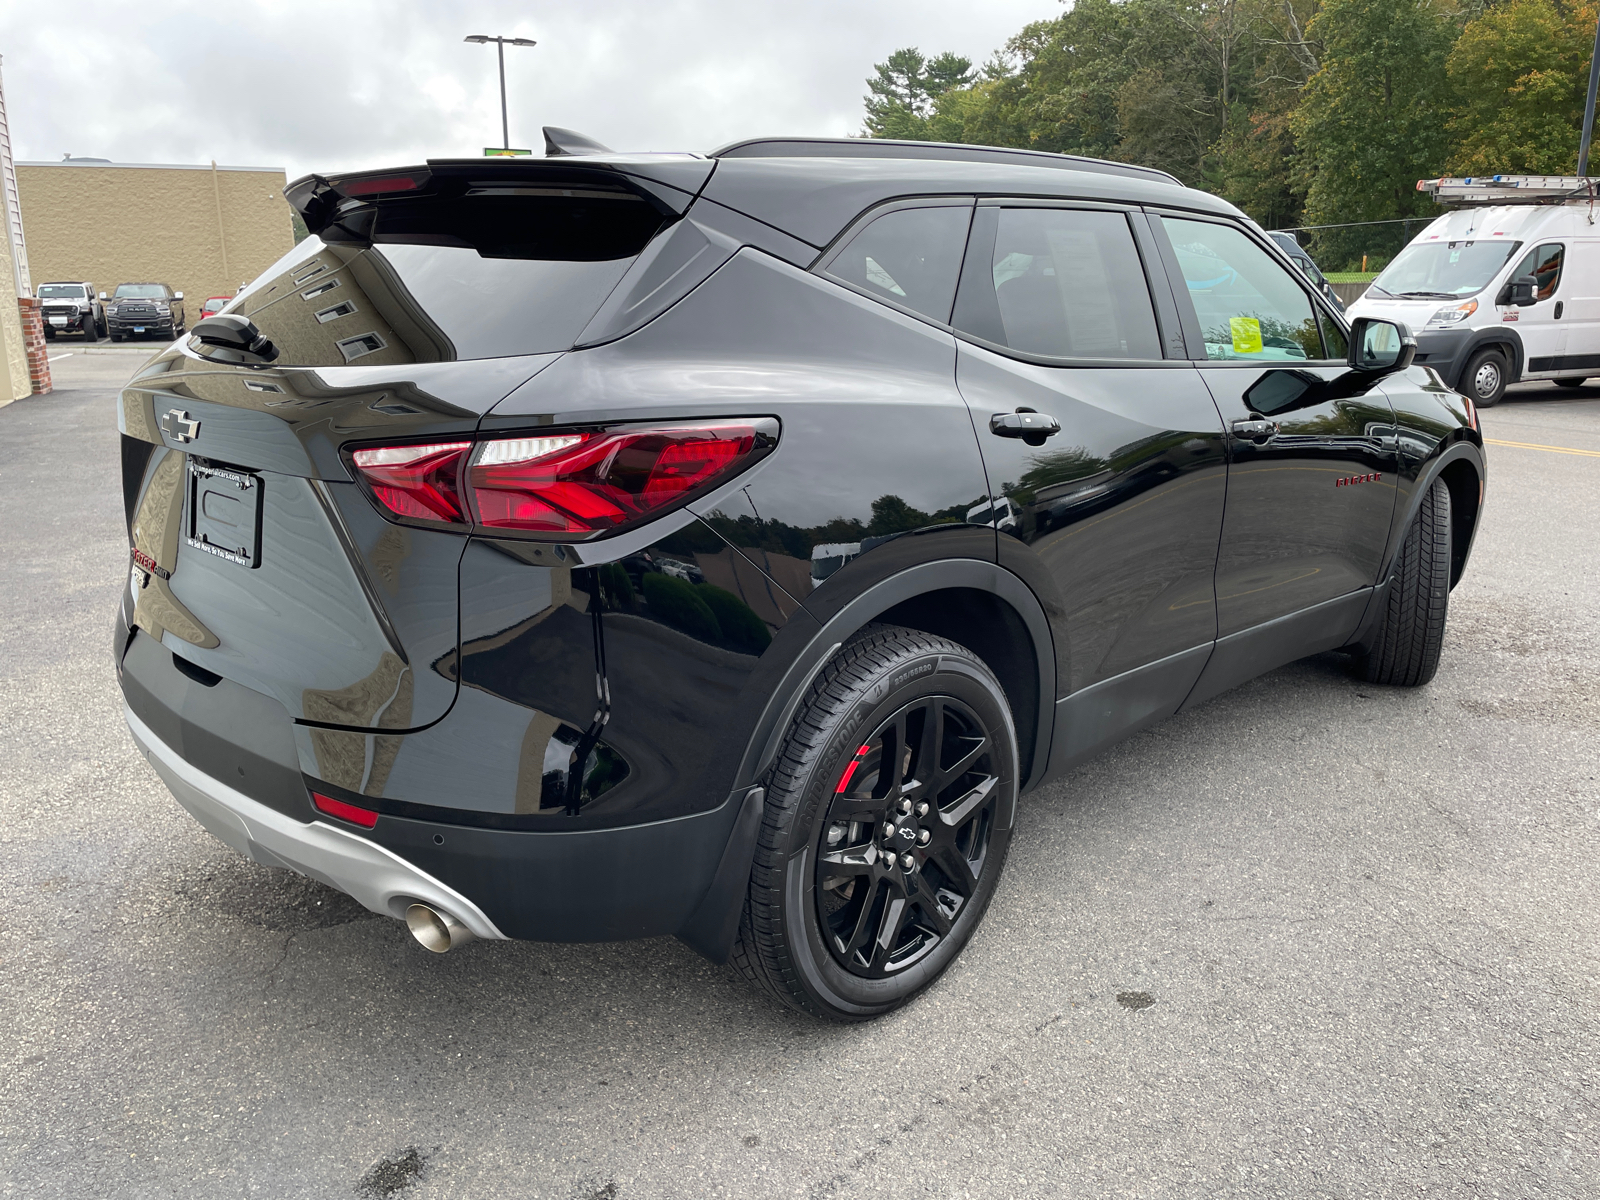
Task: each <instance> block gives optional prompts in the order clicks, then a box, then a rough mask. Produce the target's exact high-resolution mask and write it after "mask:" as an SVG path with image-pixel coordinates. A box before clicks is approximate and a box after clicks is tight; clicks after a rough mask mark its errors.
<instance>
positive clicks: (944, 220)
mask: <svg viewBox="0 0 1600 1200" xmlns="http://www.w3.org/2000/svg"><path fill="white" fill-rule="evenodd" d="M971 219H972V209H971V208H970V207H961V208H902V209H899V210H897V211H895V212H891V213H885V214H884V215H883V216H881V217H879V218H878V219H877V220H876V221H873V222H872V223H871V224H870V225H868V226H867V227H866V228H865V229H863V230H862V231H861V232H860V233H858V234H856V235H855V237H853V238H851V239H850V241H849V242H848V243H846V244H845V247H844V249H842V250H840V251H839V252H838V253H837V254H835V255H834V257H833V259H832V260H831V261H830V262H829V263H828V265H827V267H826V268H825V270H826V271H827V273H828V274H829V275H832V276H833V277H834V278H835V279H842V280H844V282H846V283H851V284H854V285H855V286H856V287H858V288H861V289H862V290H864V291H866V292H868V293H870V294H872V295H875V296H881V297H882V298H883V299H885V300H888V301H890V302H892V303H894V304H900V305H904V306H905V307H906V308H909V309H911V310H912V311H913V312H919V313H921V314H922V315H923V316H925V317H928V318H930V319H932V320H935V321H938V322H939V323H940V324H944V323H945V322H947V321H949V320H950V305H951V304H952V302H954V300H955V295H956V275H957V274H958V273H959V272H960V270H961V254H962V251H963V250H965V248H966V244H967V225H968V223H969V222H970V221H971Z"/></svg>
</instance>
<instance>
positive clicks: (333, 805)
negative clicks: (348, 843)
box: [311, 792, 378, 829]
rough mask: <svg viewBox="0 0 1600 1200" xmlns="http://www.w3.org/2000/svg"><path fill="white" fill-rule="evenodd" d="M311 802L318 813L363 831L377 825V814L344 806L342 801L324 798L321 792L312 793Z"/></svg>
mask: <svg viewBox="0 0 1600 1200" xmlns="http://www.w3.org/2000/svg"><path fill="white" fill-rule="evenodd" d="M311 802H312V803H313V804H315V805H316V806H317V810H318V811H319V812H325V813H327V814H328V815H329V816H330V817H338V818H339V820H341V821H349V822H350V823H351V824H352V825H359V826H361V828H363V829H371V828H372V827H373V826H374V825H376V824H377V823H378V814H377V813H375V812H373V811H372V810H371V809H370V808H359V807H357V806H356V805H354V804H346V803H345V802H344V801H343V800H335V799H334V798H333V797H332V796H324V795H323V794H322V793H321V792H312V793H311Z"/></svg>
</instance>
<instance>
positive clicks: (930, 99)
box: [866, 47, 972, 142]
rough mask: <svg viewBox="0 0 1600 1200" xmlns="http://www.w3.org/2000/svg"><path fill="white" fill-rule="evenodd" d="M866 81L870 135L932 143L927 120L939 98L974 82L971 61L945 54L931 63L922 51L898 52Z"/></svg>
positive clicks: (867, 124) (875, 68)
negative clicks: (868, 93) (868, 92)
mask: <svg viewBox="0 0 1600 1200" xmlns="http://www.w3.org/2000/svg"><path fill="white" fill-rule="evenodd" d="M873 71H874V75H873V77H872V78H871V79H868V80H867V88H868V90H869V91H870V92H871V94H870V95H868V96H867V97H866V103H867V119H866V129H867V136H869V137H876V138H898V139H905V140H911V141H923V142H925V141H931V140H933V137H932V134H931V133H930V132H929V127H928V118H929V117H930V116H931V115H932V113H933V109H934V103H935V101H936V100H937V99H938V97H940V96H942V95H944V94H945V93H946V92H948V91H950V90H952V89H954V88H964V87H967V86H969V85H970V84H971V83H972V60H971V59H968V58H962V57H961V56H960V55H958V54H951V53H950V52H948V51H946V52H945V53H943V54H941V55H939V56H938V57H937V58H935V59H932V60H929V59H926V58H924V57H923V56H922V51H920V50H917V49H914V48H911V47H907V48H905V49H901V50H896V51H895V52H894V53H893V54H891V55H890V56H889V58H888V60H887V61H886V62H881V63H878V64H877V65H876V66H875V67H874V68H873Z"/></svg>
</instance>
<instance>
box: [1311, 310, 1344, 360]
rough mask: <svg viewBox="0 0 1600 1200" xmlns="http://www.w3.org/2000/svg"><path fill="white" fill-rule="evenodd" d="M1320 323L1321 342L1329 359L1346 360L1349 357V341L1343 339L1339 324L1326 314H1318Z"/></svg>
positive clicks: (1342, 331)
mask: <svg viewBox="0 0 1600 1200" xmlns="http://www.w3.org/2000/svg"><path fill="white" fill-rule="evenodd" d="M1317 316H1318V317H1319V318H1320V319H1321V321H1322V341H1323V343H1324V344H1325V345H1326V346H1327V347H1328V357H1329V358H1348V357H1349V356H1350V339H1349V338H1347V337H1345V335H1344V330H1342V329H1340V328H1339V323H1338V322H1337V321H1335V320H1334V319H1333V318H1332V317H1330V316H1329V315H1328V314H1327V313H1318V314H1317Z"/></svg>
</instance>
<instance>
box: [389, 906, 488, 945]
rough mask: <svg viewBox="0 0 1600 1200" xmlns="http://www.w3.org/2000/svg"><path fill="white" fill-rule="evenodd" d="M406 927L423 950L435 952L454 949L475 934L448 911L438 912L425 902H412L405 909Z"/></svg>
mask: <svg viewBox="0 0 1600 1200" xmlns="http://www.w3.org/2000/svg"><path fill="white" fill-rule="evenodd" d="M406 928H407V929H409V930H411V936H412V937H414V938H416V939H417V941H418V942H419V943H421V945H422V948H423V949H424V950H432V951H433V952H434V953H435V954H443V953H444V952H445V951H446V950H454V949H455V948H456V947H457V946H459V945H461V944H463V943H464V942H470V941H471V940H472V939H473V937H474V936H476V935H474V934H473V932H472V930H470V929H468V928H467V927H466V926H465V925H463V924H462V923H461V922H460V921H458V920H456V919H455V918H454V917H452V916H451V915H450V914H449V913H444V912H440V911H439V910H438V909H436V908H433V907H430V906H429V905H426V904H413V905H412V906H411V907H410V908H408V909H406Z"/></svg>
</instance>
